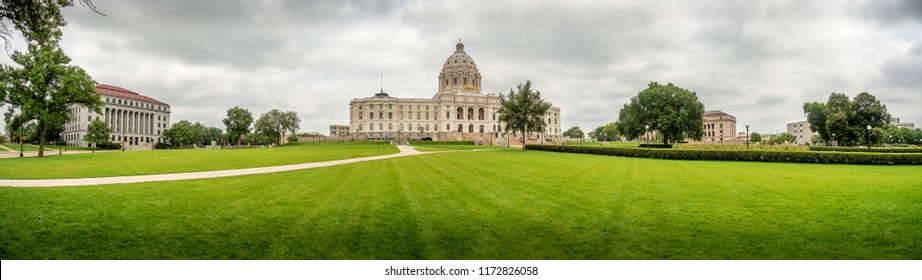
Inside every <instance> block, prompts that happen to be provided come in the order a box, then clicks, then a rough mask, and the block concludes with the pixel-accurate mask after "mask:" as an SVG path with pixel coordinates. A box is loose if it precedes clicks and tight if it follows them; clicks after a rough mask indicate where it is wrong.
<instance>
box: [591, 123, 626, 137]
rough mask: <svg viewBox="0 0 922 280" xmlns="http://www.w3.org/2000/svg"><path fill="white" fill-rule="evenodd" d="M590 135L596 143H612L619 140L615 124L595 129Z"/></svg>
mask: <svg viewBox="0 0 922 280" xmlns="http://www.w3.org/2000/svg"><path fill="white" fill-rule="evenodd" d="M592 135H593V138H595V139H596V140H598V141H614V140H615V139H620V138H621V136H620V135H619V132H618V123H615V122H612V123H608V124H606V125H603V126H600V127H596V128H595V130H593V132H592Z"/></svg>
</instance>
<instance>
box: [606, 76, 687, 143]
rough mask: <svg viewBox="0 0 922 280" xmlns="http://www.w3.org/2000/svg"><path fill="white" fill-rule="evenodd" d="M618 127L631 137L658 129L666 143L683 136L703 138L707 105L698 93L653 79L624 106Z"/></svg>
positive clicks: (619, 114)
mask: <svg viewBox="0 0 922 280" xmlns="http://www.w3.org/2000/svg"><path fill="white" fill-rule="evenodd" d="M618 130H619V132H621V134H622V135H624V136H626V137H628V138H636V137H640V136H641V135H643V134H644V133H646V132H648V131H658V132H660V133H661V134H662V135H663V144H669V140H673V141H675V140H678V139H683V138H691V139H695V140H701V136H702V135H704V105H703V104H701V102H699V101H698V96H697V95H696V94H695V92H692V91H689V90H687V89H684V88H680V87H677V86H675V85H673V84H672V83H669V84H666V85H663V84H660V83H657V82H651V83H650V84H648V85H647V88H646V89H644V90H643V91H641V92H639V93H638V94H637V96H635V97H632V98H631V102H630V103H628V104H625V105H624V107H623V108H621V112H619V113H618Z"/></svg>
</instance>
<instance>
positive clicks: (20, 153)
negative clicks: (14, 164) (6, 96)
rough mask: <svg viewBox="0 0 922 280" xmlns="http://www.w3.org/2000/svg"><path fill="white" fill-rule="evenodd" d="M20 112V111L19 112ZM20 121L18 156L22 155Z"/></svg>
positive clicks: (20, 127)
mask: <svg viewBox="0 0 922 280" xmlns="http://www.w3.org/2000/svg"><path fill="white" fill-rule="evenodd" d="M20 114H22V113H20ZM22 139H23V138H22V122H20V123H19V157H22Z"/></svg>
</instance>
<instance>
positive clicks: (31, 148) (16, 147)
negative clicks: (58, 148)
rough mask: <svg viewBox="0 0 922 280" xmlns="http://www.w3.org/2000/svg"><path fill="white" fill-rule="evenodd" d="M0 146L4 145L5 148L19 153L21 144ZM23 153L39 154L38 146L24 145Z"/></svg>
mask: <svg viewBox="0 0 922 280" xmlns="http://www.w3.org/2000/svg"><path fill="white" fill-rule="evenodd" d="M16 141H19V140H18V139H17V140H16ZM0 145H3V146H4V147H7V148H10V149H12V150H15V151H17V152H18V151H19V144H18V143H3V144H0ZM46 148H51V147H46ZM22 151H23V152H38V146H36V145H32V144H24V145H22ZM0 152H6V150H2V151H0Z"/></svg>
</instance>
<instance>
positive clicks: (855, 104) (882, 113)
mask: <svg viewBox="0 0 922 280" xmlns="http://www.w3.org/2000/svg"><path fill="white" fill-rule="evenodd" d="M804 113H806V114H807V122H809V123H810V129H811V130H813V131H815V132H817V133H819V134H820V135H821V136H822V137H823V139H824V140H827V141H828V140H832V141H836V142H838V143H839V144H841V145H846V146H854V145H859V144H861V143H867V142H868V139H867V138H868V137H870V138H871V139H870V140H871V141H870V142H871V143H875V142H880V141H881V140H884V139H883V137H886V135H887V124H888V123H889V122H890V114H889V113H887V106H885V105H883V104H881V103H880V101H879V100H877V98H876V97H874V95H871V94H869V93H867V92H862V93H859V94H858V95H857V96H855V99H853V100H849V97H848V95H845V94H844V93H836V92H833V93H832V94H830V95H829V99H828V100H827V101H826V104H822V103H817V102H813V103H806V104H804ZM868 126H871V131H870V132H869V131H868V130H867V127H868Z"/></svg>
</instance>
